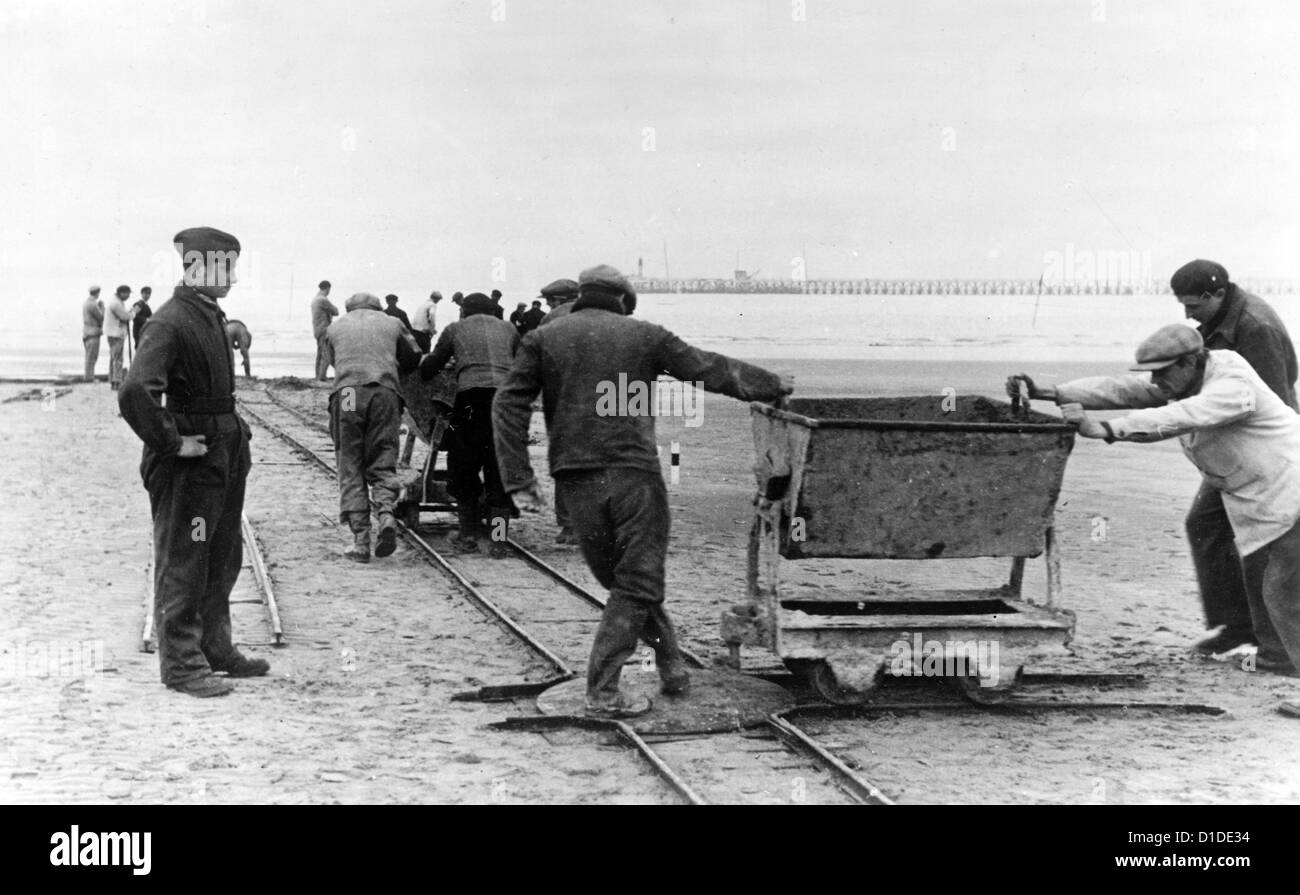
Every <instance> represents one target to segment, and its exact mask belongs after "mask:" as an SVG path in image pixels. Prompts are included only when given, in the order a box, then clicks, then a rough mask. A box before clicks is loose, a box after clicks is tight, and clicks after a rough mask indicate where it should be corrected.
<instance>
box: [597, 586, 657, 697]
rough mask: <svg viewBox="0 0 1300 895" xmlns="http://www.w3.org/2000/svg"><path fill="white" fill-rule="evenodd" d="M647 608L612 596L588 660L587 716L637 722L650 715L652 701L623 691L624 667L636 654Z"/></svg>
mask: <svg viewBox="0 0 1300 895" xmlns="http://www.w3.org/2000/svg"><path fill="white" fill-rule="evenodd" d="M647 608H648V607H647V606H646V604H644V603H639V602H637V601H636V600H631V599H628V598H627V597H623V596H619V595H617V594H611V595H610V598H609V602H607V603H606V604H605V611H604V613H602V614H601V617H600V627H598V628H597V629H596V638H595V641H594V642H593V643H592V645H591V657H590V658H589V659H588V660H587V709H586V713H587V714H588V715H591V716H593V717H599V718H633V717H636V716H637V715H644V714H645V713H646V712H648V711H650V708H651V702H650V700H648V699H645V698H640V699H636V698H633V697H629V696H628V695H627V694H625V693H624V692H623V691H622V690H620V689H619V685H618V682H619V677H620V676H621V675H622V673H623V664H624V663H625V662H627V660H628V659H629V658H631V656H632V654H633V653H634V652H636V647H637V643H638V641H639V640H640V636H639V635H640V632H641V629H642V628H643V627H644V626H645V622H646V611H647Z"/></svg>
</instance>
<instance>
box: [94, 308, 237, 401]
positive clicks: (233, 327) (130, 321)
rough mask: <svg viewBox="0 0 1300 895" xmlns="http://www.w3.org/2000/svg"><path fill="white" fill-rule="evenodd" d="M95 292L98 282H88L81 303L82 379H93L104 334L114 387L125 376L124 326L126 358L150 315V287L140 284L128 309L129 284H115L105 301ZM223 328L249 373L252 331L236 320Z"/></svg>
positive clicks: (109, 374) (109, 377) (118, 385)
mask: <svg viewBox="0 0 1300 895" xmlns="http://www.w3.org/2000/svg"><path fill="white" fill-rule="evenodd" d="M99 292H100V290H99V287H98V286H91V287H90V291H89V294H87V295H86V299H85V301H83V302H82V304H81V344H82V348H83V350H84V352H85V362H86V365H85V370H84V371H83V373H82V379H83V381H85V382H94V381H95V364H97V363H98V362H99V340H100V339H101V338H102V337H107V338H108V382H109V386H110V387H111V388H112V389H113V391H117V390H118V388H119V387H120V386H121V384H122V380H123V378H125V376H126V363H127V361H125V360H124V358H123V348H124V347H125V346H126V345H127V344H128V343H127V342H126V337H127V329H128V327H129V328H130V335H131V341H130V343H129V345H130V347H129V348H128V349H127V355H128V358H129V354H130V351H131V350H133V349H135V348H138V347H139V345H140V333H141V332H142V331H143V330H144V326H145V324H146V323H148V322H149V318H150V317H151V316H152V315H153V308H152V307H151V306H150V305H149V300H150V299H151V298H152V297H153V288H152V287H150V286H142V287H140V298H139V300H138V301H137V302H136V303H135V304H133V305H131V307H130V309H128V308H127V306H126V303H127V302H128V301H130V299H131V287H130V286H118V287H117V289H116V290H115V291H114V293H113V295H112V297H111V298H109V300H108V301H107V302H104V301H103V300H102V299H101V298H100V297H99ZM225 328H226V338H227V340H228V341H229V342H230V347H231V348H232V349H233V350H235V351H238V352H239V353H240V355H241V356H242V357H243V359H244V375H245V376H252V375H253V369H252V364H251V362H250V359H249V354H248V351H249V348H250V347H251V346H252V344H253V334H252V333H251V332H249V331H248V327H247V326H245V325H244V323H243V321H240V320H227V321H225Z"/></svg>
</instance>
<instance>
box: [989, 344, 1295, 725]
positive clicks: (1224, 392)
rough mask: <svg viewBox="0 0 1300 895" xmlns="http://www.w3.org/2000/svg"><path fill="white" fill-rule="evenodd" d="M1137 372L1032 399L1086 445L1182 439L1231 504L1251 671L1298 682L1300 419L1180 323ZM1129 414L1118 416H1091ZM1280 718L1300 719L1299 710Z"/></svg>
mask: <svg viewBox="0 0 1300 895" xmlns="http://www.w3.org/2000/svg"><path fill="white" fill-rule="evenodd" d="M1132 369H1133V370H1135V371H1139V372H1145V373H1149V375H1137V376H1123V377H1118V378H1105V377H1098V378H1089V379H1080V380H1076V381H1074V382H1067V383H1065V384H1063V385H1057V386H1037V385H1035V384H1034V382H1033V380H1032V379H1030V378H1029V377H1027V376H1025V374H1023V373H1022V374H1017V375H1016V376H1012V377H1010V379H1009V380H1008V383H1007V386H1008V391H1011V390H1013V389H1017V388H1018V387H1019V381H1023V382H1024V383H1025V384H1026V386H1027V387H1028V389H1029V394H1030V397H1033V398H1045V399H1048V400H1054V401H1056V402H1057V403H1059V404H1061V405H1062V410H1063V413H1064V416H1065V418H1066V420H1067V421H1069V422H1071V423H1073V424H1075V425H1076V426H1077V427H1078V429H1079V434H1080V435H1082V436H1084V437H1085V438H1101V439H1105V440H1106V441H1107V442H1114V441H1137V442H1149V441H1162V440H1164V439H1168V438H1175V437H1176V438H1178V439H1179V441H1180V442H1181V444H1182V448H1183V452H1184V453H1185V454H1186V455H1187V458H1188V459H1189V460H1191V461H1192V463H1194V464H1195V465H1196V467H1197V469H1199V470H1200V471H1201V476H1202V479H1203V481H1204V484H1205V486H1206V487H1209V488H1213V489H1214V490H1215V491H1217V492H1218V493H1219V495H1220V496H1221V498H1222V500H1223V507H1224V510H1225V511H1226V512H1227V515H1228V520H1229V522H1230V523H1231V525H1232V529H1233V533H1234V535H1235V538H1236V547H1237V550H1238V552H1239V553H1240V554H1241V557H1242V573H1243V579H1242V583H1243V587H1244V589H1245V592H1246V597H1247V600H1248V601H1249V606H1250V613H1251V619H1252V625H1253V629H1254V632H1255V635H1256V637H1257V638H1258V640H1259V650H1258V653H1257V654H1255V655H1249V656H1247V657H1246V658H1245V659H1243V661H1242V668H1243V669H1244V670H1248V671H1267V672H1272V673H1276V674H1282V675H1295V674H1296V669H1297V667H1300V415H1297V414H1296V413H1295V411H1293V410H1292V409H1291V408H1290V407H1289V406H1287V404H1286V402H1285V401H1283V400H1282V398H1280V397H1278V395H1277V393H1276V392H1274V391H1273V389H1272V388H1270V387H1269V386H1268V385H1267V384H1266V383H1265V382H1264V380H1263V379H1262V378H1260V375H1259V374H1258V373H1257V372H1255V370H1254V368H1253V367H1251V365H1250V364H1249V363H1247V362H1246V360H1245V358H1243V357H1242V356H1241V355H1240V354H1238V353H1236V352H1235V351H1227V350H1218V351H1212V350H1209V349H1207V348H1206V347H1205V344H1204V341H1203V340H1202V338H1201V335H1200V333H1198V332H1197V331H1196V330H1194V329H1191V328H1190V327H1187V326H1184V325H1182V324H1177V323H1175V324H1171V325H1169V326H1166V327H1163V328H1161V329H1159V330H1157V331H1156V332H1155V333H1154V334H1152V335H1151V336H1150V337H1148V338H1147V339H1146V341H1144V342H1143V343H1142V344H1141V345H1140V346H1139V347H1138V350H1137V365H1136V366H1134V367H1133V368H1132ZM1105 409H1132V410H1133V412H1131V413H1129V414H1127V415H1125V416H1123V417H1120V418H1119V419H1113V420H1097V419H1094V418H1092V417H1090V416H1089V415H1088V413H1087V410H1105ZM1281 710H1282V711H1284V712H1286V713H1293V714H1295V715H1296V716H1297V717H1300V703H1283V705H1282V707H1281Z"/></svg>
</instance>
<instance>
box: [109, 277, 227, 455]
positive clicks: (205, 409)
mask: <svg viewBox="0 0 1300 895" xmlns="http://www.w3.org/2000/svg"><path fill="white" fill-rule="evenodd" d="M225 323H226V315H225V314H223V313H222V311H221V308H220V307H218V305H217V303H216V302H215V301H213V300H212V299H209V298H207V297H205V296H203V295H200V294H199V293H198V292H195V291H194V290H193V289H191V288H190V287H189V286H185V285H178V286H177V287H176V291H175V292H174V293H172V297H171V300H170V301H168V302H166V303H165V304H164V305H163V306H162V307H161V308H159V309H158V310H157V311H155V312H154V313H153V316H152V317H150V318H149V325H148V326H146V327H145V328H144V330H143V332H142V333H141V335H140V347H139V348H138V349H137V350H136V353H135V362H134V363H132V364H131V369H130V371H129V372H128V373H127V374H126V380H125V381H124V382H123V383H122V387H121V389H120V391H119V392H118V397H117V403H118V407H119V408H121V411H122V417H123V419H125V420H126V421H127V423H128V424H129V425H130V426H131V428H132V429H134V430H135V434H136V435H138V436H140V440H141V441H143V442H144V453H145V466H146V467H147V466H148V465H149V461H150V458H151V456H152V457H157V458H166V457H170V456H172V455H174V454H175V453H176V452H177V451H178V450H180V446H181V436H182V435H208V444H209V447H211V446H212V442H213V439H214V436H215V434H216V432H217V427H216V424H215V421H214V419H213V417H212V416H211V414H212V413H214V412H221V413H227V414H229V415H230V416H232V417H233V416H234V400H235V399H234V395H235V360H234V355H233V354H232V352H231V350H230V343H229V342H228V341H226V326H225ZM164 392H165V393H166V394H167V406H166V407H164V406H163V405H162V404H161V403H160V400H159V396H160V395H162V394H163V393H164ZM219 408H228V409H226V410H219ZM186 411H190V412H186ZM235 418H237V417H235ZM239 424H240V428H242V429H243V432H244V437H245V438H247V437H249V431H248V425H247V424H246V423H244V422H243V420H240V421H239ZM222 428H224V427H222ZM145 475H146V480H147V478H148V473H147V469H146V470H145Z"/></svg>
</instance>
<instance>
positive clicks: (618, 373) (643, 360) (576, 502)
mask: <svg viewBox="0 0 1300 895" xmlns="http://www.w3.org/2000/svg"><path fill="white" fill-rule="evenodd" d="M578 283H579V288H580V296H579V298H578V300H577V302H575V303H574V305H573V311H572V313H570V314H569V315H568V316H566V317H562V318H560V319H559V320H555V321H553V322H550V323H548V324H546V325H545V326H541V327H538V328H537V329H535V330H534V331H533V332H531V333H529V334H528V335H527V336H526V337H524V339H523V341H522V342H521V343H520V346H519V353H518V355H517V356H516V358H515V363H514V366H513V367H512V368H511V369H510V373H509V374H508V375H507V376H506V379H505V381H504V382H503V383H502V384H501V386H500V388H498V389H497V394H496V400H495V402H494V404H493V408H492V409H493V423H494V428H495V431H496V441H497V456H498V457H499V458H500V462H501V477H502V481H503V482H504V484H505V488H506V490H507V491H508V492H510V493H511V494H512V496H513V497H514V499H515V501H516V502H517V503H518V505H519V508H520V509H521V510H529V511H536V510H537V508H538V507H539V505H540V495H539V493H538V486H537V479H536V478H535V477H534V475H533V470H532V465H531V464H530V462H529V459H528V424H529V420H530V418H531V416H532V402H533V399H534V398H536V397H537V394H538V392H541V393H542V406H543V412H544V414H545V417H546V430H547V434H548V437H549V440H550V449H549V452H550V466H551V474H552V475H553V476H554V477H555V487H556V493H557V495H559V496H558V498H557V499H559V500H562V501H563V503H564V506H565V508H566V509H567V510H568V513H569V517H570V520H571V522H572V524H573V526H574V529H575V530H576V534H577V536H578V543H579V545H580V547H581V549H582V554H583V558H584V559H586V561H587V565H588V567H589V568H590V569H591V571H592V573H593V574H594V575H595V576H596V578H597V580H599V581H600V583H601V584H602V585H603V586H604V587H607V588H609V591H610V595H609V601H608V602H607V603H606V604H605V610H604V613H603V614H602V616H601V621H600V627H599V628H598V629H597V631H596V636H595V642H594V643H593V644H592V648H591V656H590V659H589V661H588V664H587V713H588V714H590V715H593V716H596V717H606V718H608V717H614V718H618V717H631V716H635V715H639V714H644V713H645V712H647V711H649V710H650V708H651V705H650V702H649V701H648V700H632V699H630V698H629V697H628V696H627V695H626V694H625V693H623V692H622V691H621V690H620V689H619V676H620V673H621V671H622V668H623V663H624V662H626V661H627V660H628V658H630V657H631V655H632V653H633V652H635V650H636V646H637V641H638V639H641V640H644V641H645V642H646V643H647V644H649V645H650V646H651V647H653V648H654V651H655V658H656V660H657V663H658V667H659V675H660V680H661V682H662V685H663V692H664V693H665V694H667V695H670V696H671V695H678V694H682V693H684V692H686V690H687V688H688V687H689V684H690V675H689V674H688V673H687V671H686V666H685V663H684V662H683V660H682V656H681V651H680V649H679V647H678V645H677V638H676V635H675V634H674V632H673V625H672V621H671V620H670V619H669V617H668V613H667V612H666V611H665V610H664V564H665V560H666V558H667V552H668V527H669V512H668V495H667V491H666V489H665V488H664V481H663V474H662V472H661V470H660V464H659V457H658V455H657V453H656V451H655V423H654V417H653V416H652V415H650V414H651V413H652V412H653V411H651V410H649V409H647V412H645V413H634V412H632V410H631V409H629V410H628V411H627V412H626V413H624V414H623V415H619V414H618V412H617V411H615V412H610V407H609V406H608V405H609V402H608V400H606V399H605V398H603V397H601V396H607V394H608V390H609V389H610V388H611V387H613V388H617V387H619V384H620V383H624V384H626V388H627V389H628V390H629V392H630V391H631V389H634V388H638V387H640V388H644V389H645V393H646V394H649V393H650V392H651V391H652V390H653V385H654V382H655V380H656V379H657V377H658V376H659V374H660V373H668V374H670V375H672V376H675V377H676V378H677V379H680V380H682V381H683V382H695V383H697V385H699V386H702V387H703V388H704V389H706V390H708V391H712V392H719V393H721V394H725V395H729V396H731V397H733V398H738V399H740V400H745V401H767V400H774V399H776V398H779V397H780V396H782V395H785V394H788V393H789V392H790V391H791V388H792V386H791V383H790V382H789V381H788V380H785V379H782V378H781V377H778V376H777V375H776V374H774V373H770V372H768V371H767V370H763V369H761V368H759V367H755V366H752V365H751V364H747V363H743V362H742V361H738V360H733V359H732V358H729V357H725V356H723V355H721V354H713V353H711V352H707V351H701V350H699V349H697V348H692V347H691V346H690V345H687V344H686V343H685V342H683V341H682V340H681V339H679V338H677V336H675V335H673V334H672V333H670V332H669V331H668V330H666V329H664V328H663V327H661V326H656V325H654V324H652V323H647V322H643V321H638V320H634V319H632V317H631V316H630V315H631V313H632V311H633V309H634V308H635V307H636V293H635V292H634V291H633V289H632V287H631V285H630V284H629V283H628V282H627V280H626V279H625V278H624V277H623V275H622V274H620V273H619V272H618V271H617V270H615V269H614V268H612V267H609V266H608V265H601V266H599V267H593V268H590V269H588V270H584V271H583V272H582V274H581V276H580V277H579V278H578ZM631 406H633V405H631V404H630V403H629V408H630V407H631Z"/></svg>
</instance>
